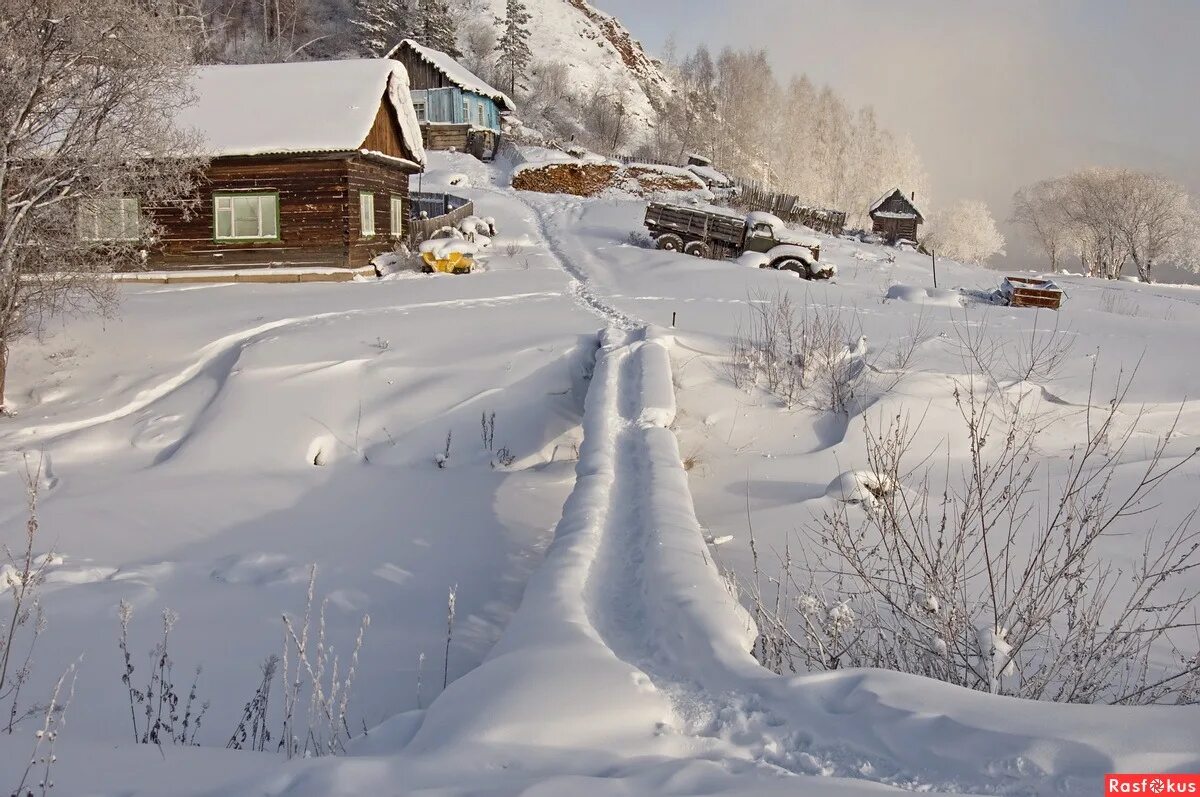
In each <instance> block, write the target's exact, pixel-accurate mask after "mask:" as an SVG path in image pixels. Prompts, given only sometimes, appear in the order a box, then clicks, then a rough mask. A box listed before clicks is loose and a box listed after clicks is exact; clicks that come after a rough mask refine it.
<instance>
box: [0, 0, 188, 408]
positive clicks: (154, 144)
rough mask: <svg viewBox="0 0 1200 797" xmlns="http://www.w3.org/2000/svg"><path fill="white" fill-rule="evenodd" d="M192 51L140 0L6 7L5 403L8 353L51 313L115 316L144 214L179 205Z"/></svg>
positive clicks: (0, 171) (0, 296)
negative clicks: (119, 274) (119, 272)
mask: <svg viewBox="0 0 1200 797" xmlns="http://www.w3.org/2000/svg"><path fill="white" fill-rule="evenodd" d="M186 52H187V49H186V47H185V46H184V45H183V42H181V41H180V38H179V36H178V35H177V33H176V31H175V30H174V29H173V27H172V26H171V24H170V22H169V21H167V20H164V19H163V18H162V17H160V16H158V15H156V14H154V13H152V12H151V11H148V10H147V8H146V6H145V5H144V4H142V3H139V2H135V0H29V1H28V2H22V3H4V4H3V5H2V6H0V74H2V75H3V76H4V77H3V79H0V408H2V407H3V403H4V399H3V396H4V384H5V376H6V371H7V367H6V366H7V363H8V351H9V346H10V344H11V343H12V341H13V340H14V339H16V338H17V337H18V336H20V335H23V334H26V333H29V332H35V331H37V330H38V329H39V327H40V324H41V323H42V321H43V320H44V319H45V318H46V317H48V316H49V315H51V314H54V313H60V312H74V311H82V310H91V309H99V310H102V311H104V310H108V309H111V308H112V306H113V302H114V299H115V294H114V291H113V284H112V282H111V280H109V279H107V278H106V277H105V274H106V273H107V272H109V271H111V270H113V269H118V268H122V267H128V266H132V265H136V264H137V263H139V262H140V261H141V257H143V256H144V254H145V251H146V247H147V246H148V245H152V243H153V241H154V238H155V234H156V232H157V229H156V227H155V225H154V223H153V220H152V218H151V217H150V216H149V215H148V213H147V209H149V208H153V207H156V206H163V205H166V204H170V203H176V202H180V201H183V200H181V197H185V196H187V195H189V194H190V193H191V191H192V189H193V188H194V176H195V174H196V170H197V168H198V166H199V165H200V164H199V162H198V161H197V160H195V159H192V158H189V157H185V156H186V155H187V153H189V152H192V151H194V150H195V147H194V146H193V144H194V142H192V141H190V140H189V135H188V134H187V133H185V132H181V131H178V130H176V129H174V127H173V126H172V119H173V118H174V113H175V111H176V109H177V108H178V107H179V106H180V105H181V104H183V103H186V102H187V101H188V100H189V97H188V92H187V89H186V85H187V84H186V80H185V79H186V69H187V68H189V67H188V66H187V64H186V63H184V59H185V57H186Z"/></svg>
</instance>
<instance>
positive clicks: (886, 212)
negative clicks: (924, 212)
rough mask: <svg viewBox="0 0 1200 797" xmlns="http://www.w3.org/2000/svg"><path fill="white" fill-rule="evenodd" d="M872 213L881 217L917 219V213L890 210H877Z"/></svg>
mask: <svg viewBox="0 0 1200 797" xmlns="http://www.w3.org/2000/svg"><path fill="white" fill-rule="evenodd" d="M871 215H873V216H875V217H876V218H880V219H915V218H916V217H917V214H916V213H893V212H892V211H890V210H877V211H875V212H874V213H872V214H871Z"/></svg>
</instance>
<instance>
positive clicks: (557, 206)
mask: <svg viewBox="0 0 1200 797" xmlns="http://www.w3.org/2000/svg"><path fill="white" fill-rule="evenodd" d="M473 189H474V190H476V191H486V192H487V193H490V194H495V195H498V196H503V197H504V198H505V199H509V200H511V199H515V200H516V201H517V202H519V203H520V204H521V205H522V206H523V207H524V208H525V209H526V210H527V211H528V212H529V218H530V220H532V221H533V223H534V227H535V229H536V232H537V235H538V240H539V242H540V243H541V244H542V245H544V246H545V247H546V254H547V255H549V256H550V258H551V260H553V261H554V263H555V265H557V266H558V267H559V268H560V269H562V271H563V273H565V274H566V275H567V277H568V278H569V282H568V283H567V289H566V294H567V296H568V297H569V298H570V299H571V301H573V302H575V303H576V304H578V305H579V306H580V307H582V308H583V309H584V310H587V311H588V312H589V313H592V314H593V315H596V316H598V317H599V318H600V319H601V320H603V321H604V322H605V324H607V325H608V326H611V327H615V328H617V329H622V330H634V329H640V328H641V327H643V326H645V325H646V322H645V321H643V320H641V319H639V318H636V317H635V316H632V315H630V314H628V313H626V312H624V311H623V310H620V309H618V308H617V307H616V306H615V305H613V304H612V303H610V302H608V301H607V300H605V299H604V298H603V297H602V296H601V295H600V294H599V293H598V292H597V291H596V289H595V287H594V286H593V284H592V280H591V277H589V276H588V274H587V272H586V271H584V270H583V269H582V268H580V267H579V265H578V264H577V263H576V262H575V261H574V259H573V258H572V257H571V255H570V253H568V252H567V251H565V250H564V249H563V248H562V246H561V245H560V244H559V243H558V242H557V241H556V240H555V239H554V237H553V236H552V235H550V233H549V230H548V229H547V226H546V217H547V215H549V214H551V213H557V212H559V211H560V210H561V209H564V208H565V209H566V211H567V212H568V213H570V214H572V215H574V216H575V217H578V214H579V204H578V203H577V202H572V201H569V200H565V199H564V198H563V197H561V196H555V197H554V204H553V205H552V209H551V210H549V211H547V210H545V209H544V207H543V203H542V202H531V201H529V200H528V199H526V198H525V197H523V196H521V192H520V191H514V190H512V189H505V188H500V187H489V186H486V185H477V186H474V187H473Z"/></svg>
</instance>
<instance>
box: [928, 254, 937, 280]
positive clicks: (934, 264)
mask: <svg viewBox="0 0 1200 797" xmlns="http://www.w3.org/2000/svg"><path fill="white" fill-rule="evenodd" d="M929 256H930V257H932V258H933V287H935V288H936V287H937V250H936V249H930V250H929Z"/></svg>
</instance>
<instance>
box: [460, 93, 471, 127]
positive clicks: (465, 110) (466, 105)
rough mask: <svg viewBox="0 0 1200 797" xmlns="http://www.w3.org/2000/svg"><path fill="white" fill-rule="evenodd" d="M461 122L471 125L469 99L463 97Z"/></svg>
mask: <svg viewBox="0 0 1200 797" xmlns="http://www.w3.org/2000/svg"><path fill="white" fill-rule="evenodd" d="M462 100H463V121H464V122H466V123H467V124H471V98H470V97H468V96H466V95H465V94H464V95H463V98H462Z"/></svg>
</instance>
